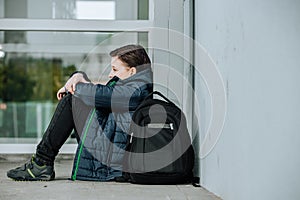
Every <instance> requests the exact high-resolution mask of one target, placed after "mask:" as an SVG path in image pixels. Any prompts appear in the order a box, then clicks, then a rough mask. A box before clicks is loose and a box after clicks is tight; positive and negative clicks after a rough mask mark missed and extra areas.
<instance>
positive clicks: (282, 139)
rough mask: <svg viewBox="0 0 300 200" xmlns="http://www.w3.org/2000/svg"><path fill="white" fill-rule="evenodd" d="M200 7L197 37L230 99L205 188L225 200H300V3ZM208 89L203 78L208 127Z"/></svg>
mask: <svg viewBox="0 0 300 200" xmlns="http://www.w3.org/2000/svg"><path fill="white" fill-rule="evenodd" d="M195 3H196V9H195V10H196V40H197V41H198V42H200V43H201V44H202V45H203V46H204V47H205V48H206V49H207V50H208V52H209V53H210V55H211V56H212V58H213V59H214V61H215V62H216V63H217V66H218V69H219V70H220V72H221V74H222V76H223V79H224V83H225V87H226V92H227V95H228V96H227V100H228V112H227V117H226V123H225V127H224V130H223V132H222V135H221V137H220V139H219V141H218V143H217V145H216V146H215V148H214V149H213V151H212V152H211V153H210V154H209V155H208V156H207V157H205V158H204V159H202V160H201V183H202V185H203V186H204V187H205V188H207V189H208V190H209V191H211V192H213V193H215V194H217V195H219V196H220V197H221V198H223V199H225V200H226V199H228V200H244V199H249V200H253V199H255V200H259V199H262V200H269V199H270V200H277V199H278V200H279V199H289V200H296V199H300V190H299V189H300V156H299V153H300V123H299V121H300V55H299V54H300V12H299V10H300V1H299V0H284V1H282V0H248V1H247V0H239V1H238V0H227V1H222V0H197V1H195ZM196 56H197V55H196ZM205 90H206V88H205V87H204V86H203V84H201V81H200V77H199V76H197V77H196V91H197V96H196V97H197V98H198V99H202V100H201V101H200V102H201V105H200V106H201V108H202V110H204V111H205V112H202V113H203V115H202V116H201V117H202V118H203V119H201V121H200V120H199V123H200V126H204V127H207V124H202V123H203V122H207V121H209V120H208V118H209V117H208V116H207V115H209V113H207V110H205V104H207V103H208V102H209V97H208V96H207V93H206V94H205V92H204V93H203V92H202V91H205ZM202 95H206V96H205V97H203V96H202ZM203 99H204V100H203ZM201 134H203V132H201ZM201 137H203V136H201ZM201 137H200V138H201Z"/></svg>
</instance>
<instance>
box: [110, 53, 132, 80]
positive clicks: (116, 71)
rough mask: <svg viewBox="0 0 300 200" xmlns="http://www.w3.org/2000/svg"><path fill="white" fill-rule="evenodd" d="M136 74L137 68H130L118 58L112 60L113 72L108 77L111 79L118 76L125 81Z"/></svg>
mask: <svg viewBox="0 0 300 200" xmlns="http://www.w3.org/2000/svg"><path fill="white" fill-rule="evenodd" d="M135 73H136V69H135V67H129V66H128V65H127V64H126V63H124V62H122V61H121V60H120V59H119V58H118V57H117V56H115V57H112V58H111V71H110V73H109V75H108V77H109V78H113V77H114V76H117V77H119V78H120V79H122V80H123V79H126V78H128V77H129V76H131V75H133V74H135Z"/></svg>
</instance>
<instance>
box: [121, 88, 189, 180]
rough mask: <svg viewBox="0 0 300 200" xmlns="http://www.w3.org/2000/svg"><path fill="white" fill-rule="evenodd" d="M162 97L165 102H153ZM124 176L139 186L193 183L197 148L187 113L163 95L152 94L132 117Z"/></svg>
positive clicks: (158, 100)
mask: <svg viewBox="0 0 300 200" xmlns="http://www.w3.org/2000/svg"><path fill="white" fill-rule="evenodd" d="M154 94H156V95H159V96H160V97H162V98H163V99H164V100H165V101H163V100H160V99H153V95H154ZM128 137H129V138H128V143H127V146H126V154H125V156H124V173H123V177H124V178H125V179H126V180H127V181H129V182H131V183H139V184H181V183H190V182H191V181H192V178H193V167H194V149H193V146H192V144H191V139H190V135H189V133H188V129H187V125H186V118H185V116H184V113H183V112H182V111H181V110H180V109H179V108H178V107H177V106H176V105H175V104H174V103H173V102H171V101H170V100H169V99H167V98H166V97H165V96H163V95H162V94H161V93H160V92H157V91H155V92H153V93H151V94H150V95H149V96H148V97H147V98H146V99H145V100H144V101H143V102H142V103H141V104H140V106H139V107H138V108H137V109H136V111H135V112H134V114H133V116H132V122H131V124H130V130H129V135H128Z"/></svg>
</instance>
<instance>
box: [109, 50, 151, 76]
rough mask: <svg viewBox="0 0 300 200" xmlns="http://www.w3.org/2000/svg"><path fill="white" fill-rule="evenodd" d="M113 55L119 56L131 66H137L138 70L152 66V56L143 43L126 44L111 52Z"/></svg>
mask: <svg viewBox="0 0 300 200" xmlns="http://www.w3.org/2000/svg"><path fill="white" fill-rule="evenodd" d="M109 55H110V56H111V57H115V56H117V57H118V58H119V59H120V60H121V61H122V62H124V63H126V64H127V65H128V66H129V67H135V68H136V70H137V72H140V71H142V70H144V69H146V68H149V67H151V61H150V58H149V56H148V54H147V52H146V50H145V49H144V48H143V47H142V46H141V45H134V44H130V45H126V46H122V47H120V48H117V49H115V50H113V51H111V52H110V53H109Z"/></svg>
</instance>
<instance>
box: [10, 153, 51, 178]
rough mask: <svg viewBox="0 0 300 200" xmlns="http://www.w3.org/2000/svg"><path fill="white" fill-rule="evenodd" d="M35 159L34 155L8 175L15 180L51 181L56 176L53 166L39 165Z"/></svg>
mask: <svg viewBox="0 0 300 200" xmlns="http://www.w3.org/2000/svg"><path fill="white" fill-rule="evenodd" d="M34 160H35V158H34V157H32V158H31V160H30V161H28V162H27V163H25V164H24V165H23V166H21V167H18V168H16V169H12V170H9V171H8V172H7V176H8V177H9V178H11V179H13V180H15V181H50V180H53V179H54V178H55V172H54V168H53V166H48V165H43V166H39V165H38V164H36V162H35V161H34Z"/></svg>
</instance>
